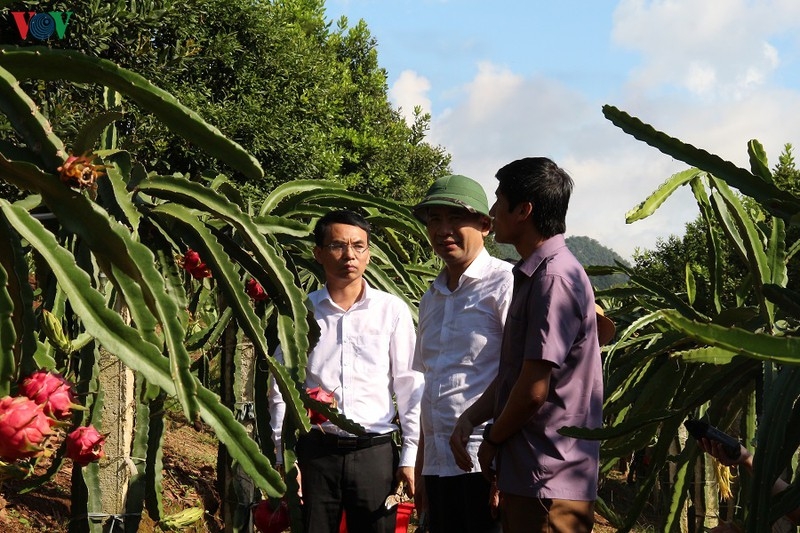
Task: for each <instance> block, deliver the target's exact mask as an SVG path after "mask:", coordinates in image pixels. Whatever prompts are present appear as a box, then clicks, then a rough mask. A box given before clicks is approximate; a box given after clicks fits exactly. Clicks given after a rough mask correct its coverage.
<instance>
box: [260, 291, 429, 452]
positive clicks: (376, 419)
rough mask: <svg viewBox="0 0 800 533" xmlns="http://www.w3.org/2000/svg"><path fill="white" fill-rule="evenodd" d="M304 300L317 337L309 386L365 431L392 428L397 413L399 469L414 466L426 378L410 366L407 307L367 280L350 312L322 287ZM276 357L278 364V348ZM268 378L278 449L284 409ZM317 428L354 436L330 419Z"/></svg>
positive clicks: (310, 360) (412, 335)
mask: <svg viewBox="0 0 800 533" xmlns="http://www.w3.org/2000/svg"><path fill="white" fill-rule="evenodd" d="M308 299H309V300H310V302H311V305H312V310H313V312H314V319H315V320H316V321H317V324H318V325H319V328H320V337H319V341H318V342H317V344H316V346H314V348H313V350H311V353H309V355H308V367H307V368H306V382H305V385H306V387H308V388H313V387H322V388H323V389H324V390H326V391H329V392H333V393H334V396H335V397H336V401H337V403H338V410H339V412H341V413H342V414H344V415H345V416H346V417H347V418H349V419H351V420H352V421H354V422H357V423H358V424H361V425H362V426H363V427H364V428H365V429H366V430H367V432H369V433H388V432H391V431H395V430H397V429H398V428H397V425H396V424H395V423H394V422H393V420H394V418H395V414H397V415H399V419H400V426H401V428H402V446H401V450H400V466H414V462H415V460H416V454H417V446H418V445H419V402H420V398H421V396H422V387H423V378H422V374H421V373H419V372H417V371H415V370H412V368H411V363H412V359H413V355H414V344H415V340H416V334H415V331H414V322H413V319H412V317H411V311H410V310H409V309H408V306H407V305H406V304H405V302H403V301H402V300H401V299H400V298H398V297H396V296H393V295H391V294H388V293H385V292H383V291H379V290H377V289H373V288H371V287H370V286H369V285H368V284H367V282H366V281H364V292H363V294H362V296H361V298H360V299H359V300H358V301H356V302H355V303H354V304H353V306H352V307H351V308H350V309H348V310H347V311H345V310H344V309H342V308H341V307H339V306H338V305H336V304H335V303H334V302H333V300H332V299H331V297H330V294H329V293H328V289H327V288H322V289H320V290H317V291H314V292H312V293H311V294H309V295H308ZM275 356H276V357H278V358H279V359H282V357H283V356H282V353H281V352H280V349H279V351H278V352H276V354H275ZM271 381H272V383H271V386H270V417H271V421H270V425H271V426H272V430H273V435H274V440H275V445H276V449H277V450H281V449H282V448H281V428H282V426H283V418H284V413H285V408H286V406H285V404H284V401H283V397H282V396H281V394H280V392H279V391H278V388H277V386H276V385H275V383H274V380H271ZM395 401H396V402H397V409H395V403H394V402H395ZM322 430H323V431H324V432H325V433H332V434H336V435H344V436H350V435H351V434H349V433H347V432H346V431H344V430H342V429H340V428H339V427H337V426H335V425H334V424H333V423H331V422H325V423H323V424H322ZM279 456H280V453H279ZM280 459H281V458H280V457H279V462H281V461H280Z"/></svg>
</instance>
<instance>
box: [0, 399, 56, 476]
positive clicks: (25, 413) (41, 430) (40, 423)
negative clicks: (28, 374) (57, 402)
mask: <svg viewBox="0 0 800 533" xmlns="http://www.w3.org/2000/svg"><path fill="white" fill-rule="evenodd" d="M53 423H54V420H53V419H52V418H50V417H48V416H47V415H46V414H44V410H43V409H42V406H41V405H38V404H37V403H36V402H34V401H33V400H31V399H29V398H25V397H24V396H17V397H11V396H6V397H5V398H2V399H0V459H2V460H3V461H7V462H11V461H16V460H17V459H24V458H27V457H36V456H38V455H40V454H41V453H42V447H41V444H42V442H44V440H45V439H46V438H47V437H48V435H50V426H51V425H52V424H53Z"/></svg>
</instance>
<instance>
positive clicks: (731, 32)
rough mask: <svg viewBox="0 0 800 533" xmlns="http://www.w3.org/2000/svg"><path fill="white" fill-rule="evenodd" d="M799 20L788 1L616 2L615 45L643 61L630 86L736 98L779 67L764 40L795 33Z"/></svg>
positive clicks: (799, 8)
mask: <svg viewBox="0 0 800 533" xmlns="http://www.w3.org/2000/svg"><path fill="white" fill-rule="evenodd" d="M798 16H800V3H797V2H787V1H756V2H752V1H746V0H725V1H711V0H709V1H703V2H696V1H689V0H652V1H645V0H621V1H620V3H619V4H618V6H617V9H616V10H615V13H614V30H613V39H614V41H615V42H616V43H617V44H618V45H620V46H621V47H623V48H626V49H629V50H633V51H636V52H638V53H639V54H641V58H642V60H641V65H642V66H641V67H640V68H639V69H638V70H637V72H636V73H635V75H634V76H633V77H632V79H631V83H632V84H633V85H634V86H635V87H638V88H640V89H644V90H650V89H655V88H658V87H660V86H665V85H666V86H675V87H683V88H685V89H687V90H688V91H690V92H691V93H694V94H695V95H698V96H702V97H704V98H709V97H714V98H723V99H726V98H727V99H736V98H742V97H745V96H746V95H747V94H750V93H751V92H752V91H753V90H756V89H757V88H758V87H760V86H762V85H763V84H765V83H766V82H767V81H768V79H769V76H770V75H771V74H772V73H773V72H774V71H775V69H777V68H778V66H779V65H780V57H779V54H778V50H777V48H776V47H775V46H773V45H772V44H770V42H769V40H770V39H771V38H774V36H776V35H778V34H780V33H781V32H788V31H790V30H791V29H793V28H794V29H795V30H796V29H797V27H798V25H800V21H799V20H798ZM756 21H757V22H756Z"/></svg>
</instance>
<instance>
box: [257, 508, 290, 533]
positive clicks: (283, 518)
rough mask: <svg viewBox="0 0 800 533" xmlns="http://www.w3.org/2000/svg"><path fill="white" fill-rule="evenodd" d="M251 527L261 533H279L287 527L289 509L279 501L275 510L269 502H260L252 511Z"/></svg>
mask: <svg viewBox="0 0 800 533" xmlns="http://www.w3.org/2000/svg"><path fill="white" fill-rule="evenodd" d="M253 525H254V526H256V529H257V530H259V531H260V532H261V533H281V532H282V531H284V530H286V529H288V527H289V508H288V507H287V506H286V502H285V501H283V500H281V503H280V504H279V505H278V508H277V509H273V508H272V504H271V503H270V502H269V500H262V501H261V502H260V503H259V504H258V505H256V507H255V509H253Z"/></svg>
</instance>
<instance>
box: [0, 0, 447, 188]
mask: <svg viewBox="0 0 800 533" xmlns="http://www.w3.org/2000/svg"><path fill="white" fill-rule="evenodd" d="M14 5H15V6H16V7H15V8H14V9H25V10H31V11H37V12H40V11H49V10H70V11H73V15H72V17H71V19H70V22H69V24H68V26H67V31H66V34H65V37H64V38H63V39H51V40H50V41H49V42H48V44H49V46H51V47H53V48H64V49H72V50H80V51H82V52H84V53H86V54H88V55H90V56H95V57H100V58H103V59H108V60H111V61H113V62H114V63H116V64H118V65H120V66H122V67H124V68H128V69H130V70H133V71H134V72H137V73H139V74H141V75H142V76H143V77H145V78H147V79H151V80H158V85H159V86H160V87H162V88H164V89H166V90H167V91H169V92H171V93H172V94H174V95H175V96H176V97H177V98H178V100H180V101H181V102H182V103H184V104H185V105H187V106H188V107H190V108H192V109H195V110H197V111H198V112H199V113H200V115H201V116H202V117H203V118H204V119H205V120H207V121H208V122H210V123H212V124H214V125H215V126H217V127H218V128H219V129H220V130H221V131H222V133H223V134H225V135H226V136H227V137H228V138H230V139H233V140H234V141H236V142H238V143H239V144H240V145H242V146H243V147H244V148H245V149H246V150H247V151H248V152H250V153H252V154H253V155H254V156H255V157H256V158H257V159H258V161H259V162H261V164H262V166H263V167H264V169H265V178H264V180H262V181H260V182H254V181H252V180H249V181H248V180H247V179H246V178H245V177H244V176H242V175H241V174H239V173H235V172H234V173H232V177H233V179H234V180H235V181H236V182H238V183H240V184H247V186H248V188H252V189H255V191H258V190H260V191H268V190H271V189H272V188H273V187H274V186H276V185H278V184H281V183H285V182H288V181H291V180H295V179H328V180H335V181H339V182H342V183H344V184H345V185H347V186H348V187H349V188H351V190H357V191H360V192H363V193H368V194H373V195H376V196H379V197H386V198H393V199H396V200H399V201H410V200H414V199H416V198H418V197H419V196H420V194H421V191H422V192H424V190H425V189H426V188H427V186H428V185H429V184H430V182H431V181H432V180H433V179H435V178H436V177H438V176H439V175H442V174H443V173H445V172H446V171H447V167H448V164H449V155H447V154H446V153H445V151H444V149H442V148H441V147H435V146H431V145H430V144H428V143H426V142H425V139H424V136H425V133H426V131H427V127H428V123H429V120H430V117H429V116H428V115H425V114H417V116H416V120H415V122H414V124H412V125H411V126H407V125H406V123H405V121H404V120H403V118H402V117H401V116H400V115H399V113H398V111H397V110H395V109H394V108H392V106H391V104H390V103H389V101H388V98H387V82H386V73H385V71H384V70H383V69H381V68H380V67H379V65H378V58H377V43H376V41H375V39H374V38H373V37H372V36H371V34H370V33H369V30H368V29H367V27H366V24H365V23H364V22H363V21H362V22H359V23H357V24H356V25H355V26H353V27H348V25H347V21H346V20H345V19H342V20H340V21H338V23H337V24H336V26H335V27H334V26H333V25H332V24H331V23H330V22H328V21H326V19H325V12H324V2H323V1H322V0H284V1H272V2H263V1H258V2H253V1H250V0H152V1H147V2H137V1H127V2H110V3H106V2H96V1H92V0H76V1H75V2H70V3H65V2H34V1H23V2H18V3H15V4H14ZM10 10H11V8H9V7H6V8H5V9H4V10H3V15H4V16H3V17H2V25H3V26H4V27H2V28H0V29H1V30H2V36H3V37H2V40H3V41H4V42H6V43H10V44H22V45H28V44H32V43H33V44H36V42H35V41H34V40H33V39H32V37H31V36H29V37H28V39H27V40H26V41H25V42H20V39H19V36H18V34H17V29H16V26H15V25H14V22H13V20H12V17H10V16H9V11H10ZM26 89H27V90H28V92H29V93H30V94H31V96H32V97H33V99H34V100H35V101H36V102H37V103H39V104H40V106H41V108H42V111H43V113H44V115H45V116H47V117H48V119H49V120H50V121H51V123H52V124H53V127H54V130H55V131H56V133H57V134H59V135H60V136H62V137H64V138H66V139H70V138H72V137H74V135H75V133H76V132H77V131H78V129H79V127H80V126H81V124H82V121H81V120H80V117H81V116H89V115H91V114H92V113H93V111H94V110H96V109H98V108H99V107H101V102H102V93H101V91H100V90H99V89H98V88H97V87H94V86H77V87H76V86H75V85H73V84H66V83H64V82H62V81H57V80H54V81H44V82H40V81H37V82H30V83H28V84H27V87H26ZM120 108H121V110H122V111H124V113H125V116H124V118H123V119H121V120H120V121H119V122H118V128H119V133H120V148H122V149H124V150H126V151H128V152H130V153H131V154H132V155H133V156H134V157H135V158H136V159H137V160H139V161H141V162H142V163H143V164H145V165H147V166H148V168H152V169H153V170H154V171H157V172H159V173H162V174H165V173H169V172H173V171H176V170H179V171H181V172H189V173H190V174H191V175H193V176H197V175H198V174H200V173H201V172H203V171H205V170H208V169H211V168H215V169H217V170H218V171H223V172H230V169H229V168H227V167H225V166H221V167H220V166H219V161H218V160H215V159H213V158H211V157H209V155H208V154H207V153H205V152H204V151H203V150H199V149H197V148H196V147H195V146H193V145H192V144H191V143H190V142H189V141H187V140H186V139H183V138H181V137H178V136H175V135H174V134H171V133H170V132H169V130H168V129H166V128H164V126H163V124H161V122H160V121H159V120H157V119H155V118H154V117H153V116H152V115H150V114H148V113H146V112H142V111H141V110H140V109H139V108H137V107H135V106H131V105H129V104H127V103H124V104H122V105H121V106H120ZM76 109H78V110H80V112H78V113H76V112H75V110H76ZM5 128H6V131H9V130H8V126H7V125H6V126H5ZM262 195H263V193H262Z"/></svg>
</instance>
